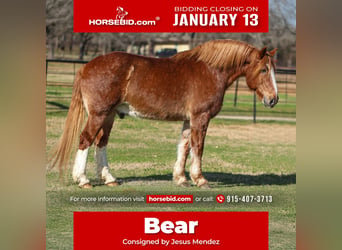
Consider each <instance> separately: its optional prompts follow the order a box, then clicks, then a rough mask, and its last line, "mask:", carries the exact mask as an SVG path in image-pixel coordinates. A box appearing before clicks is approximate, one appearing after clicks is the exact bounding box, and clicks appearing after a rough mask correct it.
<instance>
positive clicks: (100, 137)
mask: <svg viewBox="0 0 342 250" xmlns="http://www.w3.org/2000/svg"><path fill="white" fill-rule="evenodd" d="M114 117H115V113H114V112H113V113H112V114H110V115H109V116H108V117H107V118H106V120H105V122H104V123H103V125H102V128H101V130H100V132H99V133H98V134H97V136H96V139H95V159H96V164H97V168H96V175H97V178H98V179H102V180H103V181H104V183H105V184H106V185H107V186H117V185H118V184H117V182H116V181H115V178H114V177H113V176H112V175H111V174H110V172H109V166H108V160H107V144H108V139H109V135H110V131H111V129H112V127H113V123H114Z"/></svg>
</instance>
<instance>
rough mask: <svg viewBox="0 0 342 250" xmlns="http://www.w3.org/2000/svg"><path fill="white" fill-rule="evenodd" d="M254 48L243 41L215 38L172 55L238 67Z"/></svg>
mask: <svg viewBox="0 0 342 250" xmlns="http://www.w3.org/2000/svg"><path fill="white" fill-rule="evenodd" d="M254 49H255V48H254V47H253V46H251V45H249V44H247V43H245V42H241V41H234V40H215V41H209V42H206V43H203V44H201V45H199V46H197V47H195V48H194V49H192V50H189V51H185V52H181V53H178V54H176V55H174V56H173V58H175V59H176V60H179V59H194V60H196V61H202V62H205V63H207V64H209V65H210V66H211V67H215V68H220V69H228V68H231V67H240V66H242V65H243V64H244V62H245V61H246V59H247V57H248V56H249V55H250V53H251V52H252V51H253V50H254Z"/></svg>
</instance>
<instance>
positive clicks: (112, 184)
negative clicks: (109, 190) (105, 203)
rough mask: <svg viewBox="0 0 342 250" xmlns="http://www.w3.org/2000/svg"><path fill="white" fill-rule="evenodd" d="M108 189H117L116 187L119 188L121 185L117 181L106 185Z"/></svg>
mask: <svg viewBox="0 0 342 250" xmlns="http://www.w3.org/2000/svg"><path fill="white" fill-rule="evenodd" d="M106 185H107V186H108V187H116V186H119V183H117V182H116V181H113V182H109V183H107V184H106Z"/></svg>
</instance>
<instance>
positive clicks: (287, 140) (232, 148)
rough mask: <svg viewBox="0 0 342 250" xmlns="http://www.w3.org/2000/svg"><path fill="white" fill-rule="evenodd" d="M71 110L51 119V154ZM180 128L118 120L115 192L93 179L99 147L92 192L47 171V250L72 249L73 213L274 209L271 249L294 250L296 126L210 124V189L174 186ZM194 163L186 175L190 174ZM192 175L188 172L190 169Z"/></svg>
mask: <svg viewBox="0 0 342 250" xmlns="http://www.w3.org/2000/svg"><path fill="white" fill-rule="evenodd" d="M64 117H65V113H64V112H63V113H58V114H57V115H56V114H54V113H50V114H47V118H46V122H47V129H46V133H47V149H49V148H51V146H52V145H53V144H54V143H55V142H56V141H57V139H58V137H59V136H60V134H61V130H62V128H63V122H64ZM180 129H181V123H179V122H160V121H150V120H141V119H133V118H129V117H126V118H125V119H123V120H120V119H117V120H116V121H115V123H114V127H113V131H112V133H111V138H110V142H109V145H108V158H109V162H110V166H111V171H112V173H113V174H114V175H115V176H116V177H117V178H118V180H119V182H120V183H121V185H120V186H119V187H116V188H109V187H106V186H103V185H99V184H98V182H96V180H95V163H94V157H93V148H92V149H91V150H90V154H89V159H88V168H87V173H88V175H89V178H90V180H91V181H93V182H94V183H95V187H94V188H93V189H92V190H80V189H79V188H78V187H77V186H76V185H74V184H72V180H71V174H70V171H69V172H68V174H67V181H66V183H62V182H61V181H60V180H59V177H58V173H57V171H56V170H52V171H50V172H47V175H46V177H47V187H46V190H47V191H46V202H47V221H46V237H47V249H72V244H73V241H72V240H73V238H72V232H73V225H72V222H73V218H72V216H73V211H268V212H269V226H270V229H269V231H270V233H269V243H270V249H286V250H288V249H295V248H296V245H295V240H296V238H295V237H296V229H295V225H296V200H295V196H296V157H295V153H296V141H295V124H291V123H277V122H265V123H258V124H252V123H251V122H249V121H243V122H240V121H227V120H220V119H214V120H213V121H212V122H211V123H210V126H209V129H208V135H207V138H206V145H205V150H204V156H203V172H204V175H205V177H206V178H207V179H208V180H209V182H210V185H211V187H212V188H211V189H210V190H202V189H199V188H197V187H195V186H191V187H188V188H181V187H177V186H175V185H174V184H173V183H172V168H173V164H174V162H175V159H176V144H177V142H178V139H179V133H180ZM188 169H189V164H187V167H186V170H187V171H188ZM187 175H188V172H187ZM220 193H222V194H224V195H239V196H242V195H258V194H259V195H272V196H273V202H272V203H235V204H234V203H229V204H228V203H224V204H218V203H216V202H215V201H213V202H200V203H194V204H146V203H145V202H131V203H115V202H111V203H97V202H95V203H90V202H88V203H87V202H82V203H78V202H71V201H70V197H71V196H75V197H89V196H90V197H93V196H96V197H97V196H103V195H106V196H129V197H134V196H145V195H146V194H193V195H194V197H204V196H205V197H208V196H212V197H215V196H216V195H217V194H220Z"/></svg>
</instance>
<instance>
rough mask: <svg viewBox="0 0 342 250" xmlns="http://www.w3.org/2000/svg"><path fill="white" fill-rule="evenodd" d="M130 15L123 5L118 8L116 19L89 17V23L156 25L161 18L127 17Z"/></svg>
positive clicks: (98, 24) (97, 24)
mask: <svg viewBox="0 0 342 250" xmlns="http://www.w3.org/2000/svg"><path fill="white" fill-rule="evenodd" d="M127 15H128V12H127V11H126V10H125V9H124V8H123V7H121V6H118V7H117V8H116V16H115V19H89V25H96V26H100V25H103V26H106V25H107V26H116V25H117V26H119V25H146V26H148V25H149V26H153V25H156V20H159V17H156V20H134V19H125V17H126V16H127Z"/></svg>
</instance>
